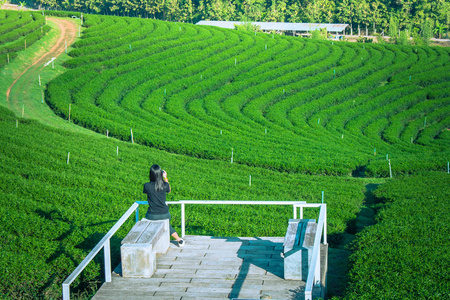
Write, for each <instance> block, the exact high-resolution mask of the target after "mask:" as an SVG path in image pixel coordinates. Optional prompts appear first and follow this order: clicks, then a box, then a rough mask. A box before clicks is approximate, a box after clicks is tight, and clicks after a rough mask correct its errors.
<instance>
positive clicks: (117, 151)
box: [116, 146, 119, 156]
mask: <svg viewBox="0 0 450 300" xmlns="http://www.w3.org/2000/svg"><path fill="white" fill-rule="evenodd" d="M116 153H117V156H119V146H117V149H116Z"/></svg>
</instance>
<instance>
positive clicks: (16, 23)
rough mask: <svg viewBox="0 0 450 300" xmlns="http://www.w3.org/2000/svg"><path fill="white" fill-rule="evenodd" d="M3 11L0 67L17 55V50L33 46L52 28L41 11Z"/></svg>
mask: <svg viewBox="0 0 450 300" xmlns="http://www.w3.org/2000/svg"><path fill="white" fill-rule="evenodd" d="M1 12H3V13H2V14H0V67H2V66H4V65H6V64H7V63H8V61H12V60H13V59H14V58H15V57H17V51H20V50H23V49H25V48H27V47H29V46H31V45H32V44H34V43H35V42H36V41H37V40H39V39H40V38H42V37H43V36H44V35H45V34H46V33H47V32H48V31H49V30H50V26H47V25H45V18H44V16H42V14H40V13H37V12H19V11H10V10H8V11H1Z"/></svg>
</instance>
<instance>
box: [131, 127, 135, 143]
mask: <svg viewBox="0 0 450 300" xmlns="http://www.w3.org/2000/svg"><path fill="white" fill-rule="evenodd" d="M130 132H131V143H132V144H134V138H133V128H130Z"/></svg>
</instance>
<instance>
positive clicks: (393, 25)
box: [389, 14, 398, 43]
mask: <svg viewBox="0 0 450 300" xmlns="http://www.w3.org/2000/svg"><path fill="white" fill-rule="evenodd" d="M397 37H398V19H397V17H396V16H394V15H393V14H391V18H390V20H389V41H390V42H392V43H397Z"/></svg>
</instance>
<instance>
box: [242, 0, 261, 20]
mask: <svg viewBox="0 0 450 300" xmlns="http://www.w3.org/2000/svg"><path fill="white" fill-rule="evenodd" d="M265 4H266V3H265V1H264V0H244V1H243V2H242V6H241V12H240V16H241V19H245V20H251V21H261V20H262V19H263V17H264V14H265Z"/></svg>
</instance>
